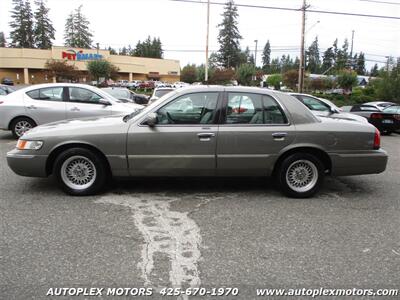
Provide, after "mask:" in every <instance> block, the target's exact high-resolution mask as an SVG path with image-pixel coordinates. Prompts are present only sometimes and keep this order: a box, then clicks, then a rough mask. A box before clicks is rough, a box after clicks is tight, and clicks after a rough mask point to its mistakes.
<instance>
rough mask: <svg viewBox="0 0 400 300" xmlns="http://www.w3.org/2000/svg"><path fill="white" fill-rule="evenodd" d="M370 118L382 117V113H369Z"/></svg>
mask: <svg viewBox="0 0 400 300" xmlns="http://www.w3.org/2000/svg"><path fill="white" fill-rule="evenodd" d="M370 118H371V119H382V115H381V114H378V113H373V114H371V117H370Z"/></svg>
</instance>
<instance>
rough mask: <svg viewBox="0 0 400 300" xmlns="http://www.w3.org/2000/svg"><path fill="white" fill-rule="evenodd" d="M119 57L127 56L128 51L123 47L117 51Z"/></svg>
mask: <svg viewBox="0 0 400 300" xmlns="http://www.w3.org/2000/svg"><path fill="white" fill-rule="evenodd" d="M118 54H119V55H128V49H127V48H126V47H125V46H123V47H122V49H119V53H118Z"/></svg>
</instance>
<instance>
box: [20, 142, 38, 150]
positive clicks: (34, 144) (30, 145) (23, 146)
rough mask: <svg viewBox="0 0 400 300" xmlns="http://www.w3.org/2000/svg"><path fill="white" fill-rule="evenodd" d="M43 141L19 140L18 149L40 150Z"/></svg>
mask: <svg viewBox="0 0 400 300" xmlns="http://www.w3.org/2000/svg"><path fill="white" fill-rule="evenodd" d="M42 146H43V142H42V141H26V140H18V143H17V149H18V150H39V149H40V148H42Z"/></svg>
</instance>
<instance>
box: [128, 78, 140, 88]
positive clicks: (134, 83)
mask: <svg viewBox="0 0 400 300" xmlns="http://www.w3.org/2000/svg"><path fill="white" fill-rule="evenodd" d="M141 82H142V81H141V80H132V81H130V82H128V83H127V85H126V87H128V88H134V89H136V88H138V87H139V84H140V83H141Z"/></svg>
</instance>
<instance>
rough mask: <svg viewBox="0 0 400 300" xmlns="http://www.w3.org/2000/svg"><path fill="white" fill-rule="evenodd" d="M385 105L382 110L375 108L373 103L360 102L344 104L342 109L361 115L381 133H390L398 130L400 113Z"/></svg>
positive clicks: (399, 128)
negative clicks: (357, 103)
mask: <svg viewBox="0 0 400 300" xmlns="http://www.w3.org/2000/svg"><path fill="white" fill-rule="evenodd" d="M391 107H392V106H389V107H387V108H386V109H384V110H383V111H381V110H379V109H378V108H376V107H375V106H374V105H369V104H368V105H367V104H360V105H353V106H344V107H342V109H343V110H344V111H349V112H351V113H352V114H356V115H359V116H363V117H364V118H366V119H367V120H368V122H369V123H371V124H372V125H374V126H375V127H376V128H378V129H379V131H380V132H382V134H391V133H392V132H394V131H398V130H400V113H399V112H398V111H396V112H394V110H392V109H390V110H389V108H391Z"/></svg>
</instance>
